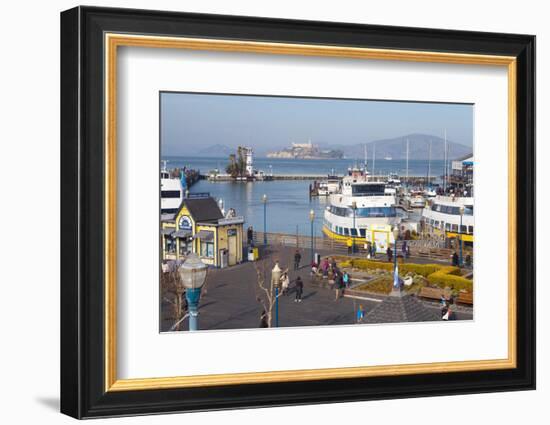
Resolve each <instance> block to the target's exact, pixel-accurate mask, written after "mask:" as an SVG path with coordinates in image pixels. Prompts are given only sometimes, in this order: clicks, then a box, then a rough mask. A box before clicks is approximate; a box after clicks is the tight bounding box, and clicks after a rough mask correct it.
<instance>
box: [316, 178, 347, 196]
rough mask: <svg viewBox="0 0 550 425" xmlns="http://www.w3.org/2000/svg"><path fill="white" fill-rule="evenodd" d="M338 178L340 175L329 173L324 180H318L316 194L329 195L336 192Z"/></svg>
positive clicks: (338, 185)
mask: <svg viewBox="0 0 550 425" xmlns="http://www.w3.org/2000/svg"><path fill="white" fill-rule="evenodd" d="M340 180H341V179H340V177H338V176H335V175H334V174H329V175H328V177H327V178H326V179H325V180H323V181H321V182H319V186H318V187H317V194H318V195H319V196H329V195H331V194H333V193H337V192H338V191H339V190H340Z"/></svg>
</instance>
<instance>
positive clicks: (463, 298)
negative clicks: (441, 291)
mask: <svg viewBox="0 0 550 425" xmlns="http://www.w3.org/2000/svg"><path fill="white" fill-rule="evenodd" d="M456 302H457V303H460V304H468V305H473V304H474V294H473V293H472V292H460V293H459V294H458V297H457V299H456Z"/></svg>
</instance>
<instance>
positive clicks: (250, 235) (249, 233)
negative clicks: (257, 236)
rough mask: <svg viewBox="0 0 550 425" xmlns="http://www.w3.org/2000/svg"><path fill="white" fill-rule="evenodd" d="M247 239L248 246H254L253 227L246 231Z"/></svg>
mask: <svg viewBox="0 0 550 425" xmlns="http://www.w3.org/2000/svg"><path fill="white" fill-rule="evenodd" d="M246 239H247V241H248V246H253V245H254V229H253V228H252V226H248V229H247V230H246Z"/></svg>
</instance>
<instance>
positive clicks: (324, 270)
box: [321, 258, 329, 279]
mask: <svg viewBox="0 0 550 425" xmlns="http://www.w3.org/2000/svg"><path fill="white" fill-rule="evenodd" d="M328 266H329V264H328V260H327V259H326V258H323V261H321V272H322V273H323V278H324V279H326V278H328Z"/></svg>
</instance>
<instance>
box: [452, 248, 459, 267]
mask: <svg viewBox="0 0 550 425" xmlns="http://www.w3.org/2000/svg"><path fill="white" fill-rule="evenodd" d="M453 266H455V267H458V254H457V253H456V251H455V252H454V253H453Z"/></svg>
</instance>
